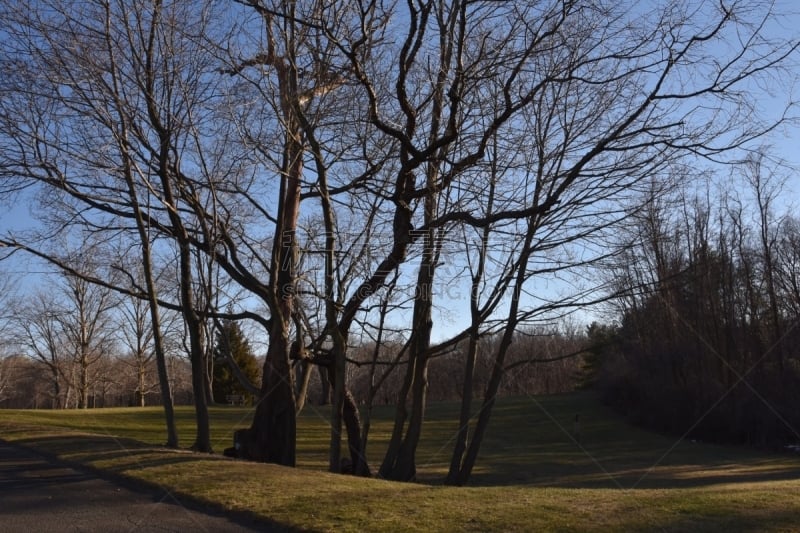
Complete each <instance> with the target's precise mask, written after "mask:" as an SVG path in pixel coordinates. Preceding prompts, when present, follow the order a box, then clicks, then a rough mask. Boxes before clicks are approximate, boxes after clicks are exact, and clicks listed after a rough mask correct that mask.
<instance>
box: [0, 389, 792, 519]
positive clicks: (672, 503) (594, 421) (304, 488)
mask: <svg viewBox="0 0 800 533" xmlns="http://www.w3.org/2000/svg"><path fill="white" fill-rule="evenodd" d="M500 406H501V408H500V409H498V416H497V417H495V419H494V420H493V426H492V433H491V435H490V437H489V439H488V440H487V441H486V443H485V447H484V453H483V454H482V457H481V459H480V462H479V464H478V468H476V471H475V485H473V486H470V487H464V488H455V487H445V486H441V485H440V484H437V483H435V482H436V481H437V480H439V479H440V477H441V472H442V468H443V467H442V465H443V464H446V461H447V460H448V453H449V447H448V445H447V443H448V439H449V438H450V437H451V436H452V428H451V427H450V426H452V422H451V420H450V418H449V417H450V416H452V414H453V410H454V409H455V408H456V407H457V406H455V405H454V404H441V405H435V406H432V407H431V409H430V411H429V422H428V426H427V427H426V433H425V436H426V438H425V440H424V442H423V444H422V446H421V448H420V454H419V457H420V461H419V465H420V475H421V478H422V479H425V480H429V481H434V483H433V484H401V483H393V482H388V481H383V480H378V479H360V478H354V477H350V476H340V475H333V474H329V473H327V472H324V471H320V470H321V469H324V465H325V461H326V455H327V438H328V432H327V422H326V420H325V418H324V416H322V415H321V414H320V413H313V412H312V413H308V414H306V415H304V416H303V417H301V419H300V423H299V434H298V457H299V462H300V465H301V468H297V469H289V468H283V467H279V466H275V465H265V464H252V463H244V462H240V461H234V460H231V459H227V458H225V457H221V456H219V455H205V454H195V453H191V452H188V451H180V450H178V451H176V450H166V449H163V448H160V447H158V446H157V444H159V443H160V442H161V441H162V439H163V436H162V434H161V432H162V431H163V430H162V429H161V427H160V424H161V421H160V416H159V414H160V413H159V411H158V410H156V409H122V410H95V411H87V412H71V411H70V412H12V411H6V412H3V411H0V436H2V437H3V438H5V439H7V440H13V441H16V442H18V443H20V444H24V445H26V446H30V447H34V448H37V449H39V450H42V451H45V452H47V453H51V454H54V455H58V456H60V457H63V458H65V459H68V460H71V461H73V462H79V463H82V464H86V465H88V466H90V467H92V468H96V469H102V470H104V471H107V472H110V473H112V474H114V475H119V476H125V477H128V478H132V479H136V480H139V481H142V482H146V483H149V484H152V485H156V486H158V487H161V488H163V489H164V490H168V491H169V492H170V493H173V494H178V495H189V496H191V497H192V498H193V499H194V500H195V501H201V502H206V503H209V504H213V505H215V506H218V507H220V508H223V509H227V510H230V511H246V512H249V513H253V514H255V515H257V516H260V517H262V518H264V519H265V520H270V521H274V522H277V523H281V524H287V525H289V526H291V527H293V528H297V529H307V530H315V531H364V530H369V531H397V530H406V531H533V530H536V531H621V530H625V531H651V530H664V531H687V530H692V531H724V532H726V533H728V532H730V531H791V530H793V529H795V528H796V527H797V525H798V524H800V480H798V478H800V459H798V458H797V457H795V456H788V455H770V454H764V453H757V452H754V451H752V450H746V449H742V448H735V447H722V446H711V445H705V444H700V443H691V442H687V443H679V444H678V445H676V443H675V442H674V440H673V439H671V438H669V437H664V436H659V435H654V434H652V433H647V432H644V431H640V430H637V429H635V428H631V427H629V426H627V425H626V424H625V423H624V422H623V421H622V420H621V419H619V417H616V416H614V415H613V414H612V413H609V412H608V411H606V410H605V409H603V408H602V407H599V406H597V405H596V404H595V403H594V402H593V401H592V399H591V397H589V396H586V395H573V396H563V397H551V398H538V399H517V400H507V401H504V402H502V403H501V404H500ZM576 411H580V412H581V416H582V419H584V420H586V423H585V424H584V427H583V428H582V442H581V446H578V445H577V444H576V443H575V442H573V441H572V440H571V438H570V436H569V434H568V432H565V431H564V428H565V427H569V426H567V424H566V422H567V421H569V420H571V419H572V417H573V416H574V413H575V412H576ZM247 414H248V411H247V410H246V409H238V408H215V409H213V410H212V431H213V432H212V438H213V439H215V442H217V443H218V446H217V447H218V449H221V448H222V447H225V446H228V445H229V442H230V435H231V434H232V431H233V429H235V428H237V427H243V426H245V425H246V424H247ZM191 416H192V413H191V411H190V410H185V409H179V417H180V422H179V427H180V428H181V439H182V441H183V443H184V444H191V442H190V439H191V435H192V424H191ZM562 421H563V423H562ZM53 424H55V426H54V425H53ZM373 431H374V432H375V433H374V435H375V439H374V440H373V441H372V443H371V448H370V451H371V456H370V459H371V460H372V462H373V464H376V463H377V461H378V460H379V459H380V456H381V454H382V452H383V449H384V448H383V447H384V446H385V443H386V440H387V438H388V433H389V431H390V420H389V417H388V410H387V411H386V412H381V411H380V410H379V412H378V419H377V420H376V421H375V422H374V425H373Z"/></svg>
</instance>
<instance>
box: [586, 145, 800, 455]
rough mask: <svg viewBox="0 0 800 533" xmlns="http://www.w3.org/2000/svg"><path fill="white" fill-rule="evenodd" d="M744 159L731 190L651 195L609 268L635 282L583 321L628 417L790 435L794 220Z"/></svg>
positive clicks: (796, 321)
mask: <svg viewBox="0 0 800 533" xmlns="http://www.w3.org/2000/svg"><path fill="white" fill-rule="evenodd" d="M743 167H744V169H745V174H744V177H743V178H742V177H740V178H739V181H738V183H740V184H741V185H740V186H739V187H734V188H732V190H738V191H740V192H739V193H738V194H736V195H734V194H733V193H731V192H727V193H726V194H724V195H722V196H721V197H717V198H715V197H713V195H710V194H709V195H707V196H705V197H704V198H703V197H700V198H694V199H690V200H686V199H684V200H681V201H680V202H674V203H671V202H669V201H668V200H665V199H664V198H662V199H660V200H656V201H654V202H653V203H652V204H650V206H649V208H648V210H646V211H644V212H643V213H642V215H641V216H640V217H639V218H638V219H637V226H636V229H637V230H638V239H637V246H636V247H635V248H633V249H631V250H630V252H629V253H628V254H627V255H626V256H625V257H624V258H623V259H622V260H621V261H620V263H619V265H618V266H617V268H616V269H615V270H614V275H615V281H616V283H618V284H619V285H618V286H619V288H620V289H622V290H630V289H635V294H634V295H631V296H629V297H627V298H624V299H622V300H620V307H619V314H620V319H619V326H618V327H617V328H609V327H598V326H596V327H595V328H593V329H592V330H591V331H590V336H591V337H593V340H594V341H595V343H596V344H597V345H602V346H604V347H605V348H599V349H597V350H595V352H596V353H595V354H594V355H595V356H596V357H595V358H594V359H593V361H594V362H595V367H597V366H599V368H600V370H599V374H598V375H599V377H598V379H599V384H600V385H601V387H602V390H603V392H604V395H605V397H606V399H607V400H608V401H609V402H610V403H612V404H613V405H615V406H616V407H618V408H619V409H621V410H622V411H624V412H625V413H627V414H628V415H629V416H630V417H631V419H633V420H634V421H635V422H638V423H640V424H643V425H646V426H649V427H652V428H656V429H658V430H663V431H669V432H672V433H676V434H679V435H686V436H689V437H692V438H698V439H703V440H710V441H721V442H735V443H746V444H751V445H757V446H780V445H785V444H787V443H796V442H798V441H800V434H798V429H797V428H800V410H798V406H800V327H798V326H800V291H799V290H798V289H800V220H798V219H797V218H796V217H795V216H794V215H793V213H792V212H791V211H786V210H787V207H786V206H785V205H784V204H782V203H781V202H780V200H781V198H784V199H786V198H787V195H785V194H784V195H782V194H781V192H782V188H781V186H780V183H781V182H780V180H779V179H778V178H777V177H776V176H774V175H771V174H770V170H769V169H768V168H765V165H763V164H762V162H761V161H760V160H755V161H750V162H749V163H747V164H746V165H743ZM690 198H691V197H690ZM789 198H790V197H789Z"/></svg>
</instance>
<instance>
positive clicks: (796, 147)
mask: <svg viewBox="0 0 800 533" xmlns="http://www.w3.org/2000/svg"><path fill="white" fill-rule="evenodd" d="M778 6H779V7H778V8H779V9H781V10H785V12H786V13H787V15H786V16H785V17H782V18H781V20H780V23H779V26H776V27H775V28H774V30H770V31H774V32H775V33H776V34H785V35H787V36H792V37H796V33H797V31H798V28H800V15H798V11H800V3H798V2H795V1H794V0H782V1H780V2H778ZM798 74H800V72H791V71H789V72H787V73H786V79H785V80H783V81H785V83H783V84H778V85H776V86H773V87H767V88H762V91H763V92H762V94H763V98H761V100H760V101H761V104H762V109H761V111H762V112H764V113H767V114H769V115H775V114H777V113H778V112H779V111H781V110H782V106H783V105H784V104H785V103H786V101H787V99H788V98H789V97H788V96H787V92H793V93H794V96H793V98H794V99H795V100H796V99H800V76H798ZM770 92H773V93H774V94H772V95H770V94H769V93H770ZM792 114H793V115H794V116H797V115H798V114H799V113H798V109H795V110H794V111H793V113H792ZM764 142H765V143H767V144H770V145H772V150H771V153H772V154H773V155H774V156H775V157H778V158H781V159H783V160H785V161H786V162H787V164H788V167H789V168H787V170H786V176H787V188H786V191H785V193H786V194H785V195H784V197H783V198H782V200H783V201H784V202H785V203H786V204H787V205H793V206H794V207H795V208H797V207H800V197H799V196H798V194H800V174H797V173H792V171H791V170H790V167H794V168H796V169H800V124H798V122H797V121H790V122H787V123H786V124H784V125H782V126H781V127H779V128H777V129H776V130H775V131H774V132H772V134H771V135H770V136H769V137H767V138H765V139H764ZM722 172H727V170H725V171H722ZM0 206H2V207H0V233H1V234H4V235H5V234H8V233H9V232H12V233H13V232H17V231H19V230H22V229H25V228H27V227H30V226H31V225H32V224H35V222H34V220H33V218H32V216H31V212H30V210H31V203H30V202H28V201H26V197H25V195H22V196H20V197H19V198H16V199H15V200H14V201H13V202H12V205H11V206H6V205H5V204H0ZM6 207H9V208H8V209H6ZM16 255H21V254H16ZM44 270H47V269H46V268H45V267H44V266H43V265H40V264H38V263H36V262H32V261H28V260H24V259H23V258H22V257H12V258H11V259H9V260H6V261H3V262H0V271H4V272H6V273H11V274H12V275H15V276H16V275H24V274H27V273H30V274H32V275H30V276H27V277H26V281H25V282H24V283H22V284H21V285H20V286H22V287H30V286H32V285H33V286H35V285H36V281H35V280H36V276H38V275H40V273H41V272H42V271H44ZM454 290H456V291H459V294H461V291H463V290H466V287H462V288H454ZM454 300H460V298H457V299H454ZM466 320H467V317H466V313H464V312H459V311H457V310H454V309H452V308H445V309H443V310H442V311H441V312H440V315H439V316H437V317H435V321H436V322H437V330H438V332H439V335H438V336H441V334H443V333H444V332H446V331H452V330H456V329H460V327H461V326H462V325H464V324H465V323H466Z"/></svg>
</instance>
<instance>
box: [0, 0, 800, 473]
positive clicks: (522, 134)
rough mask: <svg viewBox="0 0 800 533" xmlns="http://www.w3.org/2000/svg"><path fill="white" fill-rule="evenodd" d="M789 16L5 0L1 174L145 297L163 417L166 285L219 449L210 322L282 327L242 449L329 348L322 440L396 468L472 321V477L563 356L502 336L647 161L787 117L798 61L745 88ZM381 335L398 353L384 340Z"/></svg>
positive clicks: (81, 273)
mask: <svg viewBox="0 0 800 533" xmlns="http://www.w3.org/2000/svg"><path fill="white" fill-rule="evenodd" d="M780 16H781V13H779V12H776V11H775V7H774V5H773V3H772V2H770V1H766V0H765V1H752V0H747V1H745V0H733V1H731V2H727V3H726V2H711V1H704V0H696V1H695V0H688V1H685V0H659V1H658V2H654V3H653V4H652V5H651V6H649V8H648V9H647V10H644V9H642V8H641V7H640V6H639V3H638V2H634V1H630V2H620V1H616V0H615V1H606V0H600V1H597V0H592V1H584V0H530V1H518V2H492V1H464V0H410V1H408V2H383V1H380V0H359V1H327V0H326V1H323V0H295V1H288V2H285V1H277V0H232V1H230V2H218V1H210V0H147V1H141V2H126V1H122V0H89V1H86V2H80V3H74V2H68V1H64V0H41V1H40V2H36V3H35V5H34V6H33V7H31V6H27V5H23V4H19V5H17V4H8V5H3V6H2V7H0V32H2V34H3V37H4V46H3V48H2V50H1V51H0V94H2V99H0V177H2V179H3V181H2V188H1V189H0V199H2V200H3V201H6V202H14V201H16V200H17V199H25V200H30V201H31V202H33V205H34V206H35V211H36V214H37V218H38V220H39V223H40V225H39V226H38V227H37V228H35V229H34V230H31V231H29V232H18V233H14V234H9V235H4V236H3V237H2V238H0V249H2V250H3V253H4V254H18V255H20V254H22V253H26V254H32V255H33V256H35V257H38V258H40V259H42V260H45V261H47V262H49V263H50V264H51V265H55V266H56V267H58V268H59V269H62V270H64V271H66V272H68V273H70V274H71V275H74V276H77V277H79V278H81V279H83V280H85V281H87V282H89V283H90V284H93V285H96V286H101V287H103V288H104V289H106V290H109V291H112V292H113V293H115V294H118V295H124V296H127V297H132V298H137V299H140V300H142V301H146V302H147V303H148V307H147V310H148V314H149V319H150V323H151V325H152V336H153V338H152V346H153V361H154V362H155V365H156V368H157V371H158V386H159V390H160V394H161V396H162V397H163V398H165V399H166V401H165V402H164V415H165V429H166V432H167V439H166V441H167V443H168V445H170V446H177V445H178V442H177V433H176V432H175V425H174V417H173V414H172V412H171V405H172V402H171V401H170V400H169V396H170V394H171V391H170V388H169V385H168V384H169V379H170V378H169V368H168V366H167V362H168V349H169V347H168V346H167V339H166V338H164V332H165V330H166V329H167V324H165V323H164V314H171V313H175V314H177V316H178V317H179V321H180V325H181V328H182V331H183V337H182V339H183V342H182V348H183V350H184V351H185V353H186V354H187V356H188V361H189V363H190V366H191V369H192V371H191V379H192V390H193V396H194V407H195V420H196V431H195V437H194V441H193V443H192V447H193V448H194V449H196V450H198V451H203V452H210V451H212V450H211V441H210V432H209V421H208V410H207V406H208V404H209V403H210V402H211V401H212V400H213V398H212V395H211V387H210V380H211V374H210V372H209V368H210V364H209V363H210V361H209V359H210V358H212V359H213V344H214V334H213V328H212V326H214V325H215V324H216V323H217V322H224V321H235V322H237V321H238V322H241V321H245V320H246V321H248V322H250V323H255V324H258V326H259V327H260V328H261V331H262V335H263V337H264V338H266V352H267V353H266V357H265V359H264V361H263V366H262V369H261V378H260V379H261V382H260V383H259V384H258V389H259V390H258V393H257V402H256V405H255V413H254V417H253V420H252V423H251V426H250V428H249V430H248V431H247V432H244V433H243V435H244V436H245V439H244V442H243V446H242V448H241V452H242V455H243V456H245V457H247V458H249V459H252V460H257V461H269V462H275V463H280V464H283V465H288V466H293V465H294V464H295V462H296V452H295V442H296V423H297V418H296V417H297V412H298V410H299V409H301V408H302V406H303V405H304V402H305V398H306V396H307V394H308V389H309V384H310V382H311V379H312V378H314V379H320V380H321V381H320V386H321V387H322V383H323V382H325V383H327V385H326V386H327V387H329V389H330V395H331V428H330V454H329V468H330V470H332V471H340V470H341V465H342V464H343V461H342V459H343V457H342V456H343V455H345V456H349V457H347V458H348V459H349V462H350V464H352V465H353V467H352V469H353V471H354V472H355V473H356V474H360V475H368V474H370V473H377V475H379V476H381V477H384V478H388V479H394V480H403V481H408V480H413V479H414V478H415V476H416V450H417V446H418V444H419V442H420V439H421V438H423V437H424V435H423V421H424V419H425V410H426V404H427V402H428V400H429V398H430V395H431V393H432V392H433V391H435V390H437V387H436V386H434V385H433V384H432V380H433V379H434V378H435V379H443V376H440V375H438V374H437V366H438V365H440V364H442V363H440V362H441V361H447V360H448V357H449V356H448V355H447V354H449V353H453V351H454V350H456V349H457V350H459V351H460V353H461V357H460V358H459V362H460V365H459V366H458V369H457V370H456V369H455V368H453V372H457V373H458V374H460V376H459V378H458V380H457V386H459V387H460V390H461V392H460V395H459V396H460V398H461V408H460V413H459V430H458V431H457V433H456V435H454V438H453V440H452V450H451V461H450V468H449V471H448V474H447V482H448V483H451V484H463V483H465V482H467V481H468V479H469V477H470V474H471V472H472V469H473V468H474V466H475V464H476V461H477V458H478V455H479V452H480V448H481V444H482V442H483V439H484V436H485V435H486V432H487V431H488V430H489V427H490V420H491V416H492V409H493V406H494V404H495V401H496V398H497V396H498V394H500V393H501V392H502V391H503V390H504V387H507V386H509V384H510V383H512V382H513V379H512V377H513V376H514V375H516V374H518V373H520V375H522V374H524V373H527V372H531V373H536V372H538V370H536V369H537V368H538V367H537V366H536V365H537V362H541V361H542V360H546V359H548V358H547V357H545V356H543V355H542V354H538V353H536V354H530V355H528V356H518V355H515V346H517V345H520V344H522V339H524V338H525V332H530V331H541V328H543V327H544V325H545V324H551V323H557V322H558V321H559V320H560V319H562V318H563V317H564V316H565V315H567V314H569V313H570V311H573V310H575V309H578V308H580V307H582V306H585V305H589V304H591V303H593V302H595V301H597V300H602V299H604V298H605V296H604V294H603V292H602V289H603V288H604V287H603V283H602V282H601V281H596V280H597V279H599V278H597V276H594V275H589V274H591V269H592V268H594V267H595V266H596V265H597V264H598V263H599V262H601V261H605V260H609V259H610V258H613V257H615V256H616V255H617V254H618V253H619V250H620V247H618V246H615V243H614V237H615V236H617V235H618V233H619V230H620V228H621V227H625V226H626V225H627V224H628V220H630V219H631V217H634V216H637V215H638V214H639V213H640V212H641V210H642V208H643V202H642V198H644V197H645V196H644V193H645V192H647V189H648V187H649V184H650V183H651V182H652V180H653V179H657V178H658V177H660V176H663V175H665V174H667V173H669V171H670V170H671V169H673V168H678V167H682V166H687V165H690V166H703V165H706V164H712V163H713V164H716V163H717V162H720V161H723V160H730V159H731V158H733V157H736V156H738V155H739V154H740V153H741V152H742V151H743V150H749V149H752V148H753V146H754V142H756V141H758V139H760V138H761V137H762V136H764V135H767V134H769V132H771V131H772V130H773V129H774V128H775V126H776V125H777V124H780V123H781V122H783V121H784V120H787V119H788V118H789V117H790V115H791V112H793V111H794V110H793V109H792V105H791V102H792V97H791V95H789V94H788V89H787V95H786V97H785V98H783V100H784V101H785V102H786V103H785V109H781V110H779V112H778V113H777V114H775V115H769V114H767V113H765V114H763V115H759V114H756V113H755V112H754V110H756V109H758V107H759V106H758V99H759V95H758V94H756V93H755V92H754V91H753V89H754V88H756V87H764V86H769V87H773V88H775V92H776V93H777V91H778V90H779V89H780V88H782V86H781V83H780V82H781V80H782V79H785V78H782V76H784V75H785V74H786V73H787V72H789V73H791V72H792V68H793V66H794V61H795V55H796V51H797V48H798V43H797V42H796V41H793V40H788V39H784V38H782V37H779V36H778V35H779V33H775V32H773V31H771V30H772V29H773V25H775V24H777V23H779V22H780ZM789 85H791V84H789ZM682 180H683V181H686V182H690V181H692V180H693V177H692V176H689V175H686V176H683V177H682ZM622 248H623V249H624V246H623V247H622ZM80 260H83V261H88V262H89V263H90V264H88V265H87V264H82V263H81V261H80ZM587 273H588V274H587ZM452 323H457V328H452V327H443V326H452ZM437 331H438V332H442V331H449V332H450V334H449V336H448V338H444V339H441V341H440V342H435V341H434V339H436V338H437V336H436V332H437ZM388 339H392V340H395V341H396V340H397V339H402V341H401V344H402V347H401V349H400V350H399V351H397V352H396V353H395V355H394V359H392V360H391V361H390V363H396V364H389V365H386V364H378V363H379V362H381V361H385V359H386V357H387V356H388V355H389V354H388V353H387V350H388V348H387V342H385V341H387V340H388ZM489 339H491V342H487V340H489ZM370 344H371V345H372V346H373V347H374V349H373V350H372V353H371V354H370V355H369V356H368V358H367V360H368V363H367V365H366V366H364V368H366V369H368V370H367V372H368V375H369V383H370V386H369V390H370V391H373V392H374V391H375V390H377V389H376V384H377V383H383V382H387V381H388V380H392V379H397V380H398V381H397V384H398V387H397V389H396V390H397V392H396V394H395V395H393V396H395V397H394V399H393V401H394V402H395V403H394V407H395V412H394V422H393V425H392V431H391V436H390V438H389V442H388V445H387V447H386V450H385V453H384V454H383V458H382V460H381V461H380V464H379V465H368V464H367V463H366V454H365V450H366V449H367V446H368V442H369V412H370V409H369V407H367V408H366V409H364V410H359V408H358V407H359V406H358V402H359V400H358V398H357V397H356V395H355V394H354V390H353V388H354V384H355V382H354V381H353V380H351V379H350V377H351V376H352V368H353V366H354V365H355V366H358V363H357V362H356V360H355V358H354V356H353V355H354V352H355V351H357V350H359V349H361V348H362V347H363V346H368V345H370ZM534 346H535V345H534ZM535 349H536V350H540V349H541V347H540V346H535ZM517 357H520V359H519V360H518V359H516V358H517ZM551 363H552V364H556V361H552V362H551ZM548 364H549V363H548ZM526 365H534V366H532V367H528V366H526ZM454 367H455V365H454ZM484 370H486V371H487V372H488V377H487V378H486V379H485V380H484V379H483V376H482V374H481V372H483V371H484ZM520 391H521V390H520ZM367 396H368V399H369V398H370V397H374V396H375V395H374V394H368V395H367ZM476 413H477V414H476Z"/></svg>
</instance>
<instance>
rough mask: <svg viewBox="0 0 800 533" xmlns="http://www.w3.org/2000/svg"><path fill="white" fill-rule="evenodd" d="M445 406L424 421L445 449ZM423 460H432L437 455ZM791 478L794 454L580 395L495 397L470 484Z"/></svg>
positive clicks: (449, 428)
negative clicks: (676, 433)
mask: <svg viewBox="0 0 800 533" xmlns="http://www.w3.org/2000/svg"><path fill="white" fill-rule="evenodd" d="M446 411H449V410H447V409H446V410H443V411H441V412H433V413H432V416H431V419H430V421H429V424H430V426H431V430H432V431H433V432H434V439H435V440H437V441H440V442H442V445H441V446H440V449H443V450H449V447H448V446H447V445H446V442H447V440H448V438H449V435H450V434H451V432H454V431H455V426H454V425H453V424H452V423H449V422H448V419H449V416H450V415H449V413H448V412H446ZM576 415H578V420H579V423H578V424H577V425H576V424H575V416H576ZM437 432H438V433H437ZM428 448H429V449H435V448H436V445H434V446H429V447H428ZM439 455H442V454H441V453H440V454H439ZM425 459H427V461H428V462H429V464H431V465H434V464H437V463H441V462H442V459H443V458H442V457H436V456H434V455H430V456H428V457H427V458H425ZM425 459H423V460H422V461H421V462H425ZM795 479H800V456H798V455H797V454H788V453H768V452H761V451H756V450H752V449H748V448H744V447H737V446H718V445H713V444H707V443H699V442H693V441H691V440H686V439H679V438H678V437H672V436H666V435H659V434H656V433H653V432H649V431H645V430H641V429H638V428H635V427H632V426H630V425H629V424H628V423H627V422H626V421H625V420H624V419H623V418H622V417H621V416H619V415H617V414H616V413H614V412H612V411H611V410H610V409H608V408H607V407H605V406H603V405H601V404H599V402H597V401H596V399H595V398H594V397H593V395H592V394H590V393H582V394H569V395H558V396H551V397H536V398H527V399H525V398H515V399H503V400H499V401H498V405H497V408H496V409H495V412H494V415H493V420H492V427H491V428H490V432H489V434H488V435H487V438H486V440H485V442H484V444H483V446H482V453H481V456H480V458H479V460H478V463H477V465H476V468H475V470H474V472H473V475H472V478H471V482H470V484H471V485H480V486H487V485H532V486H552V487H563V488H622V489H631V488H643V489H664V488H685V487H703V486H709V485H716V484H723V483H724V484H731V483H755V482H764V481H780V480H795Z"/></svg>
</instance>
